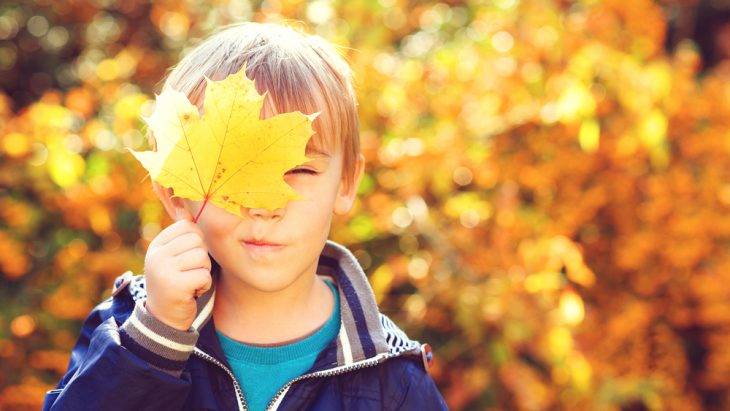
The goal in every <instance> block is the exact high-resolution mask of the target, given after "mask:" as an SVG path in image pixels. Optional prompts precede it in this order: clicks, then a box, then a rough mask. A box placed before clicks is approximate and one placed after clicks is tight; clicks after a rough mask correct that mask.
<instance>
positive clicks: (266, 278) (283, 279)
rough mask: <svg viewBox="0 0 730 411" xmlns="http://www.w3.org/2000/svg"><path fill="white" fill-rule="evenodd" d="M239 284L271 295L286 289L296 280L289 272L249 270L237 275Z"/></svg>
mask: <svg viewBox="0 0 730 411" xmlns="http://www.w3.org/2000/svg"><path fill="white" fill-rule="evenodd" d="M237 277H238V279H239V280H241V282H243V283H245V284H246V285H248V286H249V287H252V288H255V289H257V290H259V291H263V292H267V293H271V292H277V291H281V290H283V289H285V288H287V287H288V286H289V285H291V283H293V282H294V281H295V280H296V275H295V274H293V273H291V272H279V271H278V270H271V269H266V268H261V269H255V270H250V271H248V270H247V271H246V272H242V273H240V274H237Z"/></svg>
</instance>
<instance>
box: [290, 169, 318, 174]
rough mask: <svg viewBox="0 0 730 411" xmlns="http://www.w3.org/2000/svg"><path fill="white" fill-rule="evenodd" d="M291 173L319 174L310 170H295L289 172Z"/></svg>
mask: <svg viewBox="0 0 730 411" xmlns="http://www.w3.org/2000/svg"><path fill="white" fill-rule="evenodd" d="M289 173H305V174H317V172H316V171H314V170H309V169H307V168H295V169H294V170H291V171H289V172H288V173H287V174H289Z"/></svg>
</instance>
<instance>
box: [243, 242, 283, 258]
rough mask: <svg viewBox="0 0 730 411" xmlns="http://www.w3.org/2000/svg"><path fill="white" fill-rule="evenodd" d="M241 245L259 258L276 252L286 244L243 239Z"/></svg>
mask: <svg viewBox="0 0 730 411" xmlns="http://www.w3.org/2000/svg"><path fill="white" fill-rule="evenodd" d="M241 245H242V246H243V248H244V249H246V250H247V251H248V252H249V253H250V255H251V256H252V257H255V258H259V257H264V256H267V255H270V254H271V253H275V252H277V251H280V250H282V249H283V248H284V245H282V244H278V243H273V242H270V241H266V240H255V239H250V240H243V241H241Z"/></svg>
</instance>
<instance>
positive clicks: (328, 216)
mask: <svg viewBox="0 0 730 411" xmlns="http://www.w3.org/2000/svg"><path fill="white" fill-rule="evenodd" d="M310 148H311V147H310V146H308V147H307V152H306V155H307V157H310V158H313V160H311V161H309V162H307V163H304V164H303V165H301V166H298V167H296V168H294V169H292V170H290V171H289V172H287V174H286V175H285V176H284V179H285V181H286V182H287V183H288V184H289V185H290V186H291V187H292V188H293V189H294V190H296V191H297V192H298V193H299V194H301V195H302V197H304V199H302V200H296V201H289V202H288V203H287V205H286V206H285V207H284V208H280V209H277V210H273V211H272V210H267V209H249V208H245V207H242V208H241V213H242V215H243V217H239V216H238V215H235V214H232V213H229V212H227V211H225V210H224V209H223V208H220V207H218V206H216V205H214V204H212V203H207V204H206V205H205V209H204V210H203V212H202V214H201V215H200V218H199V220H198V222H197V224H198V226H199V227H200V229H201V230H202V231H203V234H204V237H205V242H206V244H207V246H208V251H209V253H210V255H211V256H213V258H215V260H216V261H217V262H218V263H219V264H220V265H221V268H222V270H223V272H224V273H226V275H234V276H236V277H237V279H238V280H240V281H242V282H243V283H245V284H246V285H248V286H250V287H253V288H255V289H258V290H261V291H276V290H280V289H283V288H285V287H287V286H288V285H290V284H291V283H293V282H294V281H295V280H296V279H297V278H299V276H300V275H302V274H305V273H314V272H315V271H316V268H317V261H318V257H319V254H320V252H321V250H322V247H323V245H324V243H325V241H326V240H327V238H328V236H329V231H330V224H331V221H332V215H333V214H332V213H336V214H346V213H347V212H348V211H349V210H350V208H351V206H352V203H353V201H354V199H355V195H356V190H357V186H358V185H359V182H360V179H361V177H362V172H363V165H364V158H363V156H362V155H360V156H359V158H358V161H357V168H356V170H357V172H356V173H355V177H356V178H355V184H354V185H352V187H351V188H350V190H348V191H345V188H346V187H345V184H344V182H343V181H342V153H340V152H335V153H332V152H330V153H325V155H321V154H318V153H316V152H313V151H310ZM302 169H304V170H312V171H314V172H316V173H317V174H309V173H308V172H307V171H301V170H302ZM294 170H298V171H294ZM154 184H156V183H154ZM155 192H156V193H157V194H158V197H160V200H161V201H162V202H163V205H164V206H165V208H166V210H167V211H168V213H169V214H170V216H171V217H172V218H175V217H174V216H175V206H176V205H182V203H183V202H184V204H185V207H186V208H187V209H188V210H189V211H190V213H191V214H192V215H193V216H195V215H197V214H198V211H199V210H200V207H201V206H202V201H191V200H184V201H182V202H181V201H180V199H179V198H175V199H170V191H169V190H167V189H162V188H161V187H160V186H159V185H158V186H157V187H155ZM250 238H261V239H262V241H267V242H271V243H278V244H283V247H280V248H279V249H278V250H273V251H257V250H250V249H249V248H248V247H247V246H245V245H244V244H243V240H244V239H250Z"/></svg>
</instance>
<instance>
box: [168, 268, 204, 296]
mask: <svg viewBox="0 0 730 411" xmlns="http://www.w3.org/2000/svg"><path fill="white" fill-rule="evenodd" d="M212 281H213V279H212V277H211V275H210V271H208V270H207V269H205V268H194V269H192V270H185V271H180V272H179V273H178V275H177V277H176V284H175V286H176V288H177V289H179V290H183V292H184V294H185V295H186V296H187V297H188V298H189V297H198V296H200V295H201V294H203V293H205V291H207V290H209V289H210V287H211V286H212Z"/></svg>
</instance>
